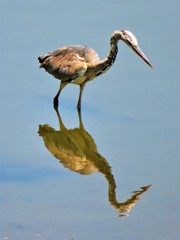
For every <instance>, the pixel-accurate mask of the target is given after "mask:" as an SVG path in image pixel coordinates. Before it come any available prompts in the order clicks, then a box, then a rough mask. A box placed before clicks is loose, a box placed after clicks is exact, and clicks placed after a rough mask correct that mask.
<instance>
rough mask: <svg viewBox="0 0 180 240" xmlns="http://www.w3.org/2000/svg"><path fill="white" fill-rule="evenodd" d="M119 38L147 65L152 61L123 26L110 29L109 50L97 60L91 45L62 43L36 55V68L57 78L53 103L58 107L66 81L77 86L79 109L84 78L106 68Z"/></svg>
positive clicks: (114, 55) (93, 75) (86, 80)
mask: <svg viewBox="0 0 180 240" xmlns="http://www.w3.org/2000/svg"><path fill="white" fill-rule="evenodd" d="M120 40H122V41H123V42H124V43H126V44H127V45H128V46H129V47H130V48H131V49H132V50H133V51H134V52H135V53H136V54H137V55H139V56H140V57H141V58H142V59H143V60H144V61H145V62H146V63H147V64H148V65H149V66H150V67H151V68H153V67H152V65H151V63H150V61H149V60H148V58H147V57H146V56H145V54H144V53H143V52H142V50H141V49H140V47H139V46H138V41H137V38H136V37H135V36H134V35H133V33H131V32H130V31H127V30H117V31H114V32H113V34H112V35H111V38H110V50H109V54H108V55H107V57H106V58H104V59H103V60H100V58H99V56H98V54H97V52H96V51H95V50H94V49H92V48H91V47H87V46H80V45H72V46H64V47H61V48H58V49H56V50H55V51H52V52H49V53H47V54H45V55H42V56H39V57H38V60H39V63H40V68H44V69H45V70H46V71H47V72H48V73H50V74H51V75H53V76H54V77H55V78H57V79H58V80H61V82H60V86H59V90H58V92H57V94H56V96H55V97H54V107H55V108H57V107H58V98H59V95H60V93H61V91H62V89H63V88H64V87H65V86H66V85H67V84H69V83H72V84H77V85H79V86H80V91H79V98H78V104H77V109H78V110H80V109H81V98H82V93H83V90H84V87H85V85H86V83H87V82H89V81H92V80H93V79H94V78H96V77H98V76H100V75H101V74H103V73H105V72H107V70H108V69H109V68H110V67H111V66H112V65H113V63H114V62H115V60H116V56H117V53H118V41H120Z"/></svg>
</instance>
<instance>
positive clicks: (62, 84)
mask: <svg viewBox="0 0 180 240" xmlns="http://www.w3.org/2000/svg"><path fill="white" fill-rule="evenodd" d="M66 84H67V83H66V82H61V83H60V87H59V90H58V92H57V94H56V96H55V98H54V108H57V107H58V97H59V95H60V93H61V91H62V89H63V88H64V87H65V86H66Z"/></svg>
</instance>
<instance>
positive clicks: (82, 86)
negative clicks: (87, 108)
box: [77, 84, 85, 111]
mask: <svg viewBox="0 0 180 240" xmlns="http://www.w3.org/2000/svg"><path fill="white" fill-rule="evenodd" d="M84 87H85V84H81V85H80V92H79V99H78V104H77V109H78V111H81V98H82V92H83V89H84Z"/></svg>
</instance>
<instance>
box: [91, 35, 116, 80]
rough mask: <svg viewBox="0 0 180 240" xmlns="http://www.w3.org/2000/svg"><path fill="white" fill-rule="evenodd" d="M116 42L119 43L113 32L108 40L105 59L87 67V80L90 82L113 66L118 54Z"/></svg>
mask: <svg viewBox="0 0 180 240" xmlns="http://www.w3.org/2000/svg"><path fill="white" fill-rule="evenodd" d="M118 41H119V38H118V35H117V34H116V32H114V33H113V34H112V36H111V39H110V51H109V54H108V56H107V57H106V58H105V59H103V60H101V61H99V62H98V63H96V64H93V65H91V66H90V67H89V69H88V73H89V74H88V75H89V80H92V79H94V78H95V77H97V76H99V75H101V74H103V73H105V72H106V71H107V70H108V69H109V68H110V67H111V66H112V65H113V63H114V62H115V60H116V56H117V52H118V46H117V44H118Z"/></svg>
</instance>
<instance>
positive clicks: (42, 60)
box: [38, 53, 50, 68]
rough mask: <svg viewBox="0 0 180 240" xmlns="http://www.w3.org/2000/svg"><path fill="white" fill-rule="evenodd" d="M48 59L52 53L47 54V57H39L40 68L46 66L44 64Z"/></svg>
mask: <svg viewBox="0 0 180 240" xmlns="http://www.w3.org/2000/svg"><path fill="white" fill-rule="evenodd" d="M48 57H50V53H47V54H45V55H42V56H39V57H38V60H39V63H41V65H40V66H39V67H40V68H41V67H43V66H44V64H43V63H44V61H45V60H46V59H47V58H48Z"/></svg>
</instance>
